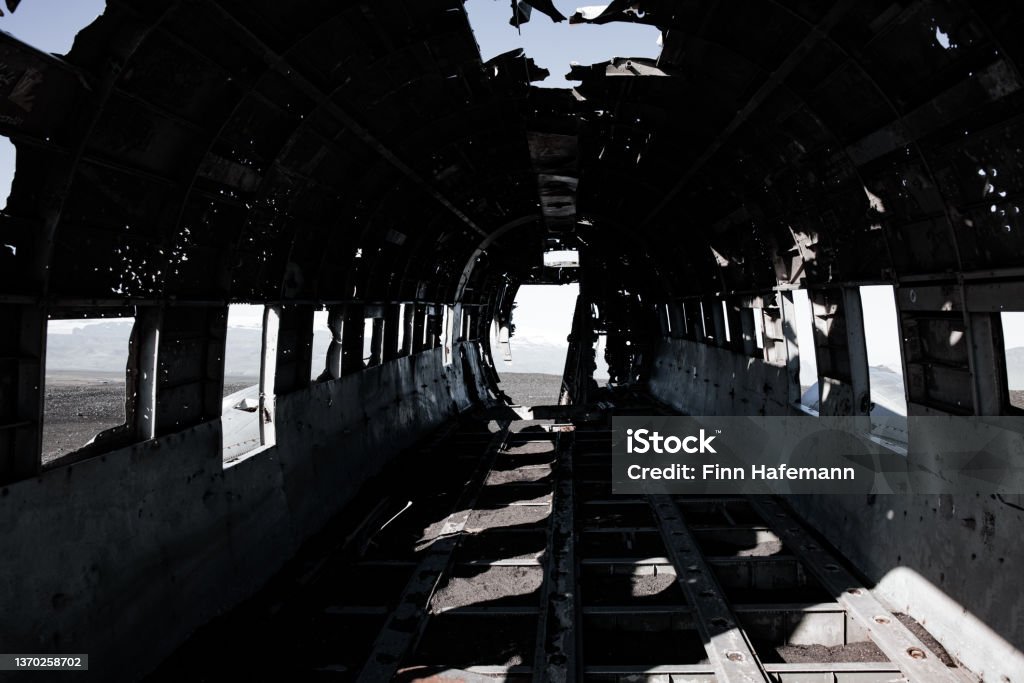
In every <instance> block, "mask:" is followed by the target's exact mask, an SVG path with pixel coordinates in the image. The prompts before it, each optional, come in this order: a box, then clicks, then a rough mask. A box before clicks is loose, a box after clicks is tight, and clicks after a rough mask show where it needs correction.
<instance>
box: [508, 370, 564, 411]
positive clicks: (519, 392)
mask: <svg viewBox="0 0 1024 683" xmlns="http://www.w3.org/2000/svg"><path fill="white" fill-rule="evenodd" d="M499 377H500V378H501V383H500V384H499V385H498V388H499V389H501V390H502V391H504V392H505V394H506V395H508V397H509V398H511V399H512V402H513V403H515V404H516V405H521V406H552V405H555V404H557V403H558V392H559V391H560V390H561V388H562V377H561V376H560V375H541V374H535V373H528V372H503V373H501V374H500V375H499Z"/></svg>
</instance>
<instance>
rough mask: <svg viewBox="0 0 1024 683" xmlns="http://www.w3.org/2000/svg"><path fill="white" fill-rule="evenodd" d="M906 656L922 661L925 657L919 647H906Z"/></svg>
mask: <svg viewBox="0 0 1024 683" xmlns="http://www.w3.org/2000/svg"><path fill="white" fill-rule="evenodd" d="M907 654H908V655H910V656H911V658H913V659H924V658H925V657H926V656H927V655H925V653H924V650H922V649H921V648H919V647H908V648H907Z"/></svg>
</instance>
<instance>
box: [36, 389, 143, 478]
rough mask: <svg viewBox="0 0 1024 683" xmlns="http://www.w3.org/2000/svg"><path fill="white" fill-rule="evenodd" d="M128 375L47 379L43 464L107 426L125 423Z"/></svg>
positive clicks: (68, 450) (107, 427)
mask: <svg viewBox="0 0 1024 683" xmlns="http://www.w3.org/2000/svg"><path fill="white" fill-rule="evenodd" d="M124 400H125V396H124V376H123V375H115V374H113V373H111V374H103V373H93V374H92V376H77V375H58V376H52V377H51V376H48V377H47V378H46V397H45V403H44V409H43V464H44V465H45V464H46V463H48V462H51V461H52V460H55V459H57V458H59V457H61V456H63V455H67V454H68V453H71V452H72V451H76V450H78V449H79V448H81V447H82V446H84V445H85V444H87V443H88V442H89V441H90V440H91V439H92V438H93V437H94V436H96V435H97V434H98V433H100V432H102V431H103V430H105V429H110V428H111V427H116V426H118V425H120V424H124Z"/></svg>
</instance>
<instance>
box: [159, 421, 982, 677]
mask: <svg viewBox="0 0 1024 683" xmlns="http://www.w3.org/2000/svg"><path fill="white" fill-rule="evenodd" d="M508 424H509V423H503V424H502V425H501V427H500V428H498V427H496V426H495V424H494V423H493V422H492V423H491V425H490V427H489V428H487V427H486V426H485V425H486V423H478V424H475V425H474V424H473V423H470V424H469V425H464V426H463V427H462V428H460V429H459V430H457V431H455V432H453V433H451V434H448V435H446V436H445V437H444V438H443V439H440V440H439V441H438V442H437V443H436V444H434V445H433V446H431V451H432V452H433V453H434V455H433V456H432V457H435V458H447V459H448V461H449V462H450V463H451V465H452V467H453V470H452V472H450V473H448V474H447V475H446V477H447V479H446V481H447V482H448V487H447V488H441V489H433V490H432V491H431V492H429V493H428V492H423V493H422V498H421V499H420V500H416V501H415V502H412V501H411V502H410V503H409V509H408V511H407V512H404V513H402V514H400V515H399V516H398V517H395V518H394V519H392V520H388V521H387V523H385V524H384V525H383V527H382V528H381V529H379V530H378V531H376V533H375V534H373V536H372V538H371V539H370V540H369V542H367V543H365V544H364V548H363V550H361V551H360V553H359V554H358V556H357V557H355V558H353V557H351V556H345V557H341V556H340V555H339V556H338V557H327V558H322V559H321V560H319V562H318V564H317V567H316V572H315V575H314V576H313V577H312V578H308V577H307V580H306V581H305V583H303V585H302V590H301V591H292V592H289V591H285V597H283V598H280V597H279V599H278V600H277V602H275V603H272V604H271V605H270V607H272V608H274V609H276V612H273V614H269V615H265V616H261V617H260V619H262V621H261V622H260V624H259V628H261V629H266V630H267V632H266V634H264V635H265V636H266V637H267V638H268V639H269V637H270V636H277V640H276V641H275V642H276V643H278V645H279V646H280V645H281V644H282V643H283V644H284V647H286V648H290V650H289V651H290V652H292V653H293V654H294V655H295V658H294V659H293V660H292V664H291V665H285V666H284V667H283V668H284V669H285V670H287V671H288V672H289V673H301V674H302V675H303V676H304V677H305V678H307V679H312V680H318V679H320V678H322V679H323V680H336V681H346V680H354V681H370V682H372V681H386V680H398V681H417V680H422V681H468V682H471V681H495V680H507V681H517V682H518V681H555V682H560V681H564V682H571V681H578V680H586V681H615V682H620V681H621V682H625V681H650V682H659V683H660V682H665V683H667V682H670V681H687V682H705V681H706V682H728V683H736V682H742V683H749V682H756V681H772V682H775V683H812V682H813V683H819V682H831V683H840V682H841V683H876V682H877V683H881V682H883V681H885V682H892V681H913V682H918V681H920V682H922V683H931V682H933V681H968V680H974V679H973V678H972V677H971V676H970V675H969V674H968V673H967V672H966V671H965V670H963V669H961V668H958V667H957V666H955V663H954V662H953V661H952V660H950V659H949V657H948V655H946V654H945V652H944V651H942V649H941V646H940V645H938V644H937V643H935V642H934V640H933V639H931V638H930V636H928V635H927V633H926V632H924V631H923V629H921V628H920V627H919V626H918V625H917V624H914V623H913V622H912V621H910V620H909V619H908V618H907V617H905V616H902V615H895V614H892V613H891V612H889V611H888V610H887V609H885V608H884V607H883V606H882V604H881V603H880V602H879V601H878V600H877V599H876V598H875V597H874V596H873V595H872V594H871V591H870V590H868V588H866V587H865V586H863V585H860V583H859V582H858V581H857V580H856V579H855V578H854V576H853V575H852V574H851V573H850V572H849V571H848V570H847V569H845V568H844V566H843V564H842V562H841V561H840V560H838V559H836V558H835V557H832V556H831V555H830V553H829V551H828V550H827V548H825V547H823V545H822V544H820V543H819V542H818V541H816V540H815V539H814V537H813V534H812V533H811V532H810V531H808V530H807V529H806V528H804V526H803V524H802V523H801V522H799V521H798V520H797V519H796V518H795V517H794V516H793V515H792V514H791V513H790V512H789V510H788V508H787V506H786V505H785V503H784V502H782V501H781V500H776V499H771V498H757V499H748V498H744V497H730V496H717V497H684V496H626V495H612V493H611V483H610V481H609V476H608V473H609V468H610V463H611V438H610V437H611V434H610V431H609V430H608V427H607V421H600V422H596V423H586V422H578V423H577V424H571V423H565V424H558V423H555V422H554V421H550V420H549V421H532V422H527V421H516V422H512V423H511V426H510V427H508V426H506V425H508ZM251 628H253V629H254V630H255V628H256V626H255V625H253V626H251ZM285 631H287V633H285ZM222 645H223V643H222ZM180 671H181V669H179V670H178V672H179V673H180Z"/></svg>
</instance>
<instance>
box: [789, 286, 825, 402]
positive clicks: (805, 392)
mask: <svg viewBox="0 0 1024 683" xmlns="http://www.w3.org/2000/svg"><path fill="white" fill-rule="evenodd" d="M793 308H794V311H795V313H796V326H795V330H794V331H795V333H796V347H797V353H798V354H799V358H800V403H802V404H803V405H805V406H807V407H809V408H813V409H814V410H818V408H819V405H818V401H819V399H818V391H819V384H818V358H817V354H816V353H815V348H814V314H813V312H812V307H811V302H810V297H809V296H808V294H807V291H806V290H803V289H797V290H794V291H793Z"/></svg>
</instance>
